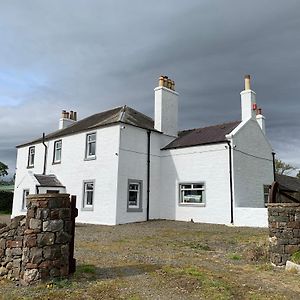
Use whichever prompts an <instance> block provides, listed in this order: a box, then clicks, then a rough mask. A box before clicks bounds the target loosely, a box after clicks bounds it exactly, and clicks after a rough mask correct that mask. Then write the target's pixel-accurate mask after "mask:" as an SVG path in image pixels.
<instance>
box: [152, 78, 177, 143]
mask: <svg viewBox="0 0 300 300" xmlns="http://www.w3.org/2000/svg"><path fill="white" fill-rule="evenodd" d="M154 93H155V105H154V106H155V110H154V128H155V129H156V130H158V131H161V132H163V133H164V134H166V135H170V136H175V137H177V134H178V93H176V92H175V82H174V81H172V80H171V79H169V78H168V77H167V76H160V77H159V85H158V87H157V88H155V89H154Z"/></svg>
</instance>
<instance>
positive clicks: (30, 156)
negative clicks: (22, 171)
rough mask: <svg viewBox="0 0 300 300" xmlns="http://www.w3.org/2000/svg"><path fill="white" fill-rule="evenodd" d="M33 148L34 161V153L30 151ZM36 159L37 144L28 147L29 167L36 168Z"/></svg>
mask: <svg viewBox="0 0 300 300" xmlns="http://www.w3.org/2000/svg"><path fill="white" fill-rule="evenodd" d="M31 150H33V159H32V161H31V158H32V154H31V153H30V151H31ZM34 160H35V146H30V147H29V148H28V159H27V168H34Z"/></svg>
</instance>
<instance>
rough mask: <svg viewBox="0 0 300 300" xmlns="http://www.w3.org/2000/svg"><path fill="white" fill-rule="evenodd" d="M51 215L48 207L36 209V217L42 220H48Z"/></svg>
mask: <svg viewBox="0 0 300 300" xmlns="http://www.w3.org/2000/svg"><path fill="white" fill-rule="evenodd" d="M48 217H49V209H48V208H38V209H37V211H36V218H37V219H40V220H46V219H48Z"/></svg>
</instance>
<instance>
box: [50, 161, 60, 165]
mask: <svg viewBox="0 0 300 300" xmlns="http://www.w3.org/2000/svg"><path fill="white" fill-rule="evenodd" d="M59 164H61V161H54V162H53V163H52V165H59Z"/></svg>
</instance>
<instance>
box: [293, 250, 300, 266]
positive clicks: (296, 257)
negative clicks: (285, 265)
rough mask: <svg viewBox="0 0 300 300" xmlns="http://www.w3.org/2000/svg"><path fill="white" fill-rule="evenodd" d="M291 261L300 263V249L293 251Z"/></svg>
mask: <svg viewBox="0 0 300 300" xmlns="http://www.w3.org/2000/svg"><path fill="white" fill-rule="evenodd" d="M291 261H292V262H294V263H295V264H300V250H299V251H297V252H295V253H293V255H292V257H291Z"/></svg>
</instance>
